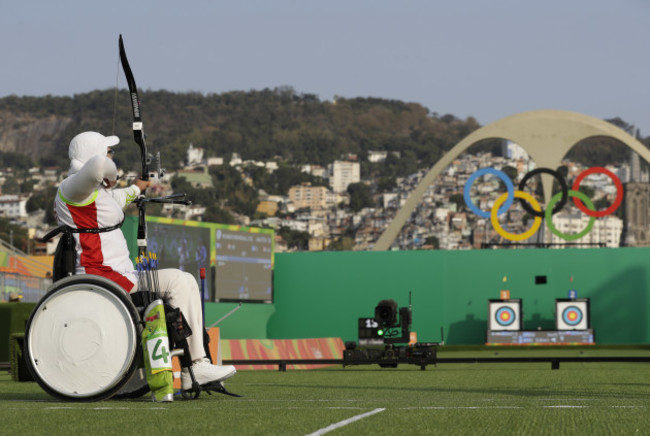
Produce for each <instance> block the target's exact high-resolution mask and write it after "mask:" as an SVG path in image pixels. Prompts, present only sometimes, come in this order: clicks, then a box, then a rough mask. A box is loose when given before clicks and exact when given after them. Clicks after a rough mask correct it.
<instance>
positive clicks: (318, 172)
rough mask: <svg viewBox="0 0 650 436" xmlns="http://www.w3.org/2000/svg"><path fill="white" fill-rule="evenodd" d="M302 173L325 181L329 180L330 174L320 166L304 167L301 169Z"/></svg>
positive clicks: (308, 165)
mask: <svg viewBox="0 0 650 436" xmlns="http://www.w3.org/2000/svg"><path fill="white" fill-rule="evenodd" d="M300 171H302V172H303V173H307V174H311V175H312V176H314V177H321V178H323V179H327V178H328V177H329V174H328V172H327V168H323V167H322V166H320V165H310V164H307V165H303V166H302V167H301V168H300Z"/></svg>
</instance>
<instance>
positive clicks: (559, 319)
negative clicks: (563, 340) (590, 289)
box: [555, 299, 589, 330]
mask: <svg viewBox="0 0 650 436" xmlns="http://www.w3.org/2000/svg"><path fill="white" fill-rule="evenodd" d="M555 325H556V329H557V330H587V329H588V328H589V300H588V299H580V300H555Z"/></svg>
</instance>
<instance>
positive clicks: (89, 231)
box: [40, 218, 124, 242]
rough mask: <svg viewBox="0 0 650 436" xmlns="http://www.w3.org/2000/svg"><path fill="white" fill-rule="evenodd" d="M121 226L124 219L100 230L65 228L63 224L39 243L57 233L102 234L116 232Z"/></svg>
mask: <svg viewBox="0 0 650 436" xmlns="http://www.w3.org/2000/svg"><path fill="white" fill-rule="evenodd" d="M122 224H124V218H123V219H122V221H121V222H120V223H119V224H116V225H114V226H110V227H104V228H101V229H99V228H98V229H75V228H74V227H70V226H66V225H65V224H63V225H60V226H59V227H57V228H56V229H53V230H51V231H50V232H49V233H48V234H46V235H45V236H43V237H42V238H41V240H40V242H47V241H49V240H50V239H52V238H53V237H55V236H56V235H58V234H59V233H62V232H70V233H104V232H112V231H113V230H117V229H119V228H120V227H122Z"/></svg>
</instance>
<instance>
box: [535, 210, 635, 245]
mask: <svg viewBox="0 0 650 436" xmlns="http://www.w3.org/2000/svg"><path fill="white" fill-rule="evenodd" d="M589 219H590V217H589V216H588V215H586V214H584V213H582V212H559V213H557V214H555V215H553V225H554V227H555V228H556V229H557V230H558V231H559V232H560V233H564V234H568V235H573V234H576V233H580V232H581V231H582V230H584V229H585V228H586V227H587V225H588V224H589ZM622 233H623V220H622V219H620V218H618V217H616V216H614V215H607V216H604V217H602V218H598V219H596V220H595V222H594V226H593V227H592V229H591V231H590V232H589V233H587V234H586V235H585V236H583V237H582V238H580V239H577V240H575V241H571V242H575V243H578V244H579V243H588V244H604V245H605V246H607V247H618V246H620V241H621V234H622ZM545 235H546V238H547V241H548V242H550V243H552V244H564V243H566V242H567V241H566V240H564V239H562V238H560V237H558V236H556V235H554V234H553V233H551V232H545Z"/></svg>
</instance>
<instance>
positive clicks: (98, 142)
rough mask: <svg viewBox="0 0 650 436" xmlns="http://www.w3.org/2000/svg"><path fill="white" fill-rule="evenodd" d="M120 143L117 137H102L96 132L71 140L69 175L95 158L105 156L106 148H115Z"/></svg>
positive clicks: (85, 133) (83, 134) (79, 135)
mask: <svg viewBox="0 0 650 436" xmlns="http://www.w3.org/2000/svg"><path fill="white" fill-rule="evenodd" d="M119 143H120V138H118V137H117V136H104V135H102V134H101V133H97V132H83V133H80V134H78V135H77V136H75V137H74V138H72V141H70V147H69V148H68V156H69V157H70V171H69V172H68V173H69V174H74V173H76V172H77V171H79V170H80V169H81V167H83V165H84V164H85V163H86V162H88V161H89V160H90V159H91V158H93V157H95V156H106V153H107V152H108V147H115V146H116V145H117V144H119Z"/></svg>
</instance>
